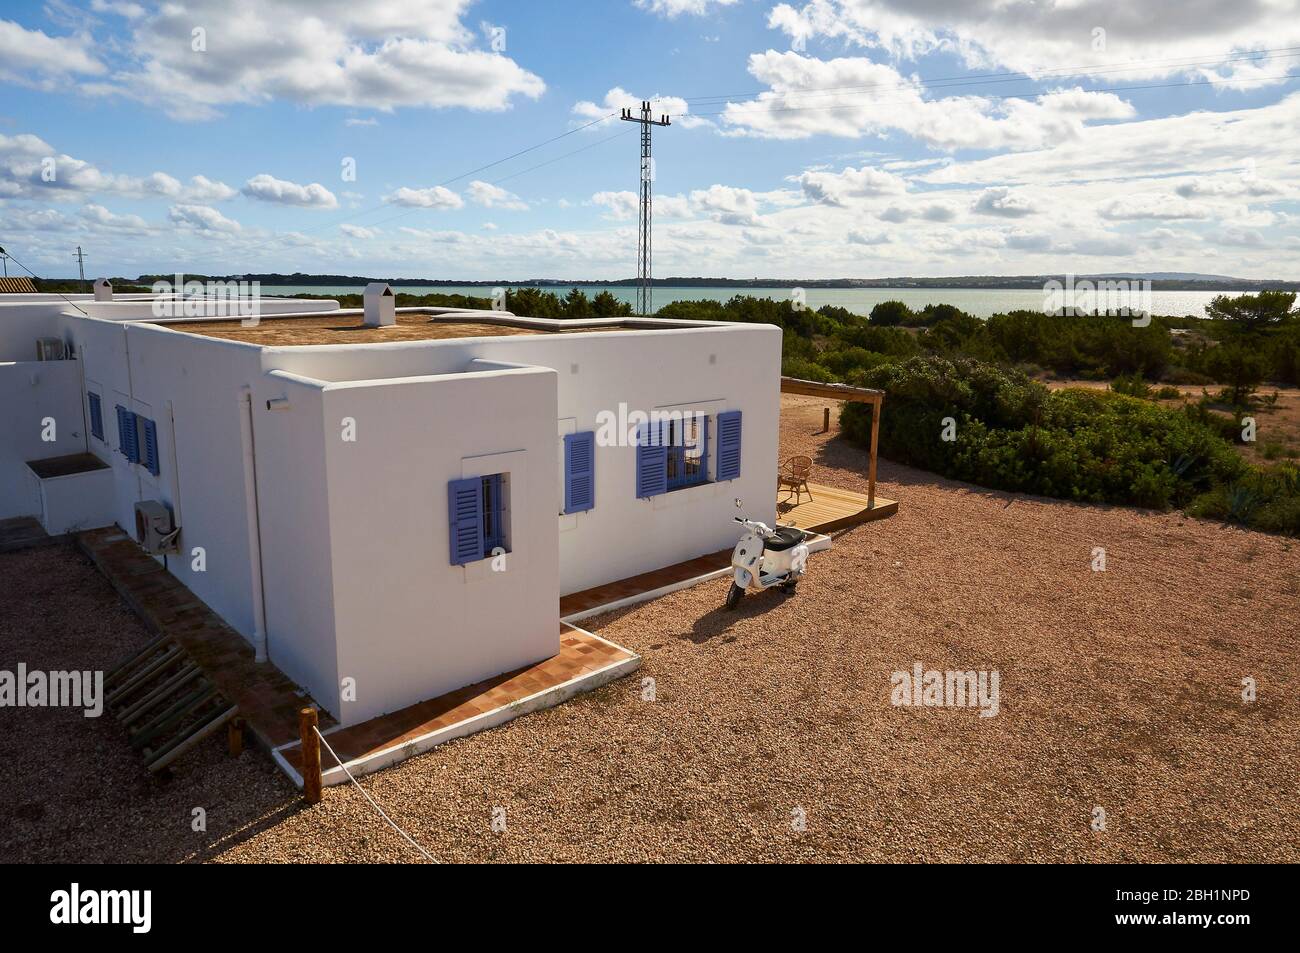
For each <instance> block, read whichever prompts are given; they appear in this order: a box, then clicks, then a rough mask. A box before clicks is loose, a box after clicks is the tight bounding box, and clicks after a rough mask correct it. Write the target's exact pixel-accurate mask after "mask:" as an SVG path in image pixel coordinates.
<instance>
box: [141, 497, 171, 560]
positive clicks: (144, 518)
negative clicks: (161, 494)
mask: <svg viewBox="0 0 1300 953" xmlns="http://www.w3.org/2000/svg"><path fill="white" fill-rule="evenodd" d="M179 535H180V528H179V527H177V526H173V525H172V511H171V509H170V508H168V507H167V505H166V504H163V503H159V502H158V501H157V500H140V501H139V502H137V503H136V504H135V539H136V542H138V543H139V544H140V545H141V546H142V547H143V548H144V551H145V552H146V553H152V554H154V555H161V554H162V553H174V552H177V546H176V537H177V536H179Z"/></svg>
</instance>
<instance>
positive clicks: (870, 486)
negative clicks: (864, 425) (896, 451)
mask: <svg viewBox="0 0 1300 953" xmlns="http://www.w3.org/2000/svg"><path fill="white" fill-rule="evenodd" d="M883 403H884V401H883V400H882V401H878V402H876V403H875V404H872V405H871V462H870V463H869V464H868V466H867V509H871V508H873V507H874V506H875V505H876V446H877V445H878V444H879V442H880V407H881V404H883Z"/></svg>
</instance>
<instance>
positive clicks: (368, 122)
mask: <svg viewBox="0 0 1300 953" xmlns="http://www.w3.org/2000/svg"><path fill="white" fill-rule="evenodd" d="M343 125H345V126H377V125H379V120H378V119H375V118H373V117H371V118H367V119H357V118H356V117H355V116H351V117H349V118H347V119H345V120H343Z"/></svg>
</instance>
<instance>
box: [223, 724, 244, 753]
mask: <svg viewBox="0 0 1300 953" xmlns="http://www.w3.org/2000/svg"><path fill="white" fill-rule="evenodd" d="M227 740H228V741H229V742H230V756H231V757H232V758H238V757H239V756H240V754H241V753H242V752H243V750H244V719H242V718H232V719H231V721H230V727H229V729H228V730H227Z"/></svg>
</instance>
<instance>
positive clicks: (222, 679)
mask: <svg viewBox="0 0 1300 953" xmlns="http://www.w3.org/2000/svg"><path fill="white" fill-rule="evenodd" d="M77 542H78V544H79V545H80V546H81V548H82V550H83V551H84V552H85V553H86V555H88V556H89V557H90V558H91V559H92V560H93V561H94V563H95V565H96V566H98V567H99V570H100V571H101V572H102V573H103V574H104V575H105V576H106V577H107V578H108V581H109V582H111V583H112V584H113V588H114V589H116V590H117V591H118V593H119V594H120V595H121V596H122V598H123V599H124V600H125V601H126V603H127V605H129V606H130V607H131V608H132V609H133V610H134V611H135V613H136V615H138V616H139V617H140V618H141V619H142V620H143V621H144V624H145V625H146V626H147V627H148V628H149V629H150V630H152V631H153V632H156V633H158V634H159V635H168V636H171V637H172V638H174V639H175V640H176V641H177V642H179V643H180V645H181V647H182V648H184V649H185V651H186V652H188V653H189V655H190V657H191V658H192V659H194V661H195V662H196V663H197V664H198V665H199V667H200V668H201V669H203V674H204V675H206V676H207V677H208V680H209V681H211V682H212V684H213V685H214V686H215V687H216V688H217V690H218V691H220V692H221V694H222V695H224V696H225V697H226V698H228V699H229V700H230V701H232V702H233V703H235V704H237V705H238V706H239V715H240V717H241V718H243V719H244V722H245V724H247V725H248V727H249V728H250V729H252V731H253V732H254V733H255V734H256V735H257V736H258V738H259V739H260V740H261V742H262V744H264V745H265V746H266V747H268V748H274V747H276V746H278V745H282V744H285V743H287V742H289V741H293V740H295V739H296V738H297V737H298V711H299V709H301V708H303V707H304V706H306V705H309V704H313V702H312V700H311V698H310V697H308V696H307V695H306V693H304V692H303V691H302V689H300V688H299V687H298V686H297V685H295V684H294V683H293V682H292V681H290V680H289V679H288V677H286V676H285V675H284V674H283V673H282V672H281V671H280V670H279V669H278V668H276V667H275V666H274V665H270V664H261V665H259V664H257V663H256V662H254V661H253V649H252V646H250V645H249V644H248V642H247V641H246V640H245V639H244V637H243V636H241V635H240V634H239V633H238V632H236V631H235V630H234V629H232V628H230V626H228V625H226V623H225V622H223V621H222V620H221V618H220V617H219V616H218V615H217V614H216V613H215V612H213V611H212V610H211V609H209V608H208V607H207V606H206V605H205V604H204V603H203V602H202V600H200V599H199V598H198V596H196V595H194V593H192V592H190V590H189V589H188V588H186V587H185V586H184V585H183V584H182V583H181V581H180V580H178V579H177V578H176V577H175V576H173V575H171V574H170V573H168V572H167V571H166V570H165V569H163V567H162V566H161V565H160V564H159V563H157V562H155V561H154V560H153V559H152V558H150V557H149V556H148V555H147V554H146V553H145V552H144V551H143V550H142V549H141V548H140V547H139V546H137V545H136V544H135V542H134V541H132V540H131V538H130V537H128V536H127V535H126V534H125V533H123V532H122V531H121V530H120V529H118V528H117V527H109V528H107V529H97V530H91V531H90V532H86V533H82V534H81V535H80V536H78V537H77ZM321 719H322V724H333V723H334V722H333V719H331V718H330V716H329V715H328V714H326V713H325V712H324V711H322V712H321Z"/></svg>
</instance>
